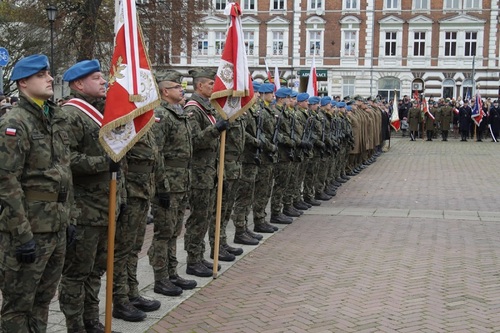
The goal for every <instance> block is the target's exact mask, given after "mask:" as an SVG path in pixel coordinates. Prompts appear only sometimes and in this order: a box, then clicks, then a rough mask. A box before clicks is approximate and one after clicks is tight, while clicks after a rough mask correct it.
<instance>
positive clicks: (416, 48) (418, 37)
mask: <svg viewBox="0 0 500 333" xmlns="http://www.w3.org/2000/svg"><path fill="white" fill-rule="evenodd" d="M413 55H414V56H416V57H422V56H425V32H415V33H414V35H413Z"/></svg>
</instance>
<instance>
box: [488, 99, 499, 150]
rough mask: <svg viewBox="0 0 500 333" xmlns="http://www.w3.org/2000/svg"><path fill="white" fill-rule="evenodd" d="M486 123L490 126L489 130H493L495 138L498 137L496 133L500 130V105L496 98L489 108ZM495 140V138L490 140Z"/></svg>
mask: <svg viewBox="0 0 500 333" xmlns="http://www.w3.org/2000/svg"><path fill="white" fill-rule="evenodd" d="M488 123H489V124H490V126H491V131H492V132H493V136H494V137H495V139H498V135H499V132H500V107H499V106H498V100H494V101H493V105H492V106H491V108H490V111H489V116H488ZM491 141H495V140H493V139H492V140H491Z"/></svg>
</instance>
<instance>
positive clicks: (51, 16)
mask: <svg viewBox="0 0 500 333" xmlns="http://www.w3.org/2000/svg"><path fill="white" fill-rule="evenodd" d="M45 10H46V11H47V19H48V20H49V22H50V71H51V74H52V77H53V78H54V80H55V79H56V69H55V67H54V21H55V20H56V16H57V7H56V6H54V5H48V6H47V8H45ZM52 89H54V81H52ZM51 99H52V101H53V100H54V95H52V97H51Z"/></svg>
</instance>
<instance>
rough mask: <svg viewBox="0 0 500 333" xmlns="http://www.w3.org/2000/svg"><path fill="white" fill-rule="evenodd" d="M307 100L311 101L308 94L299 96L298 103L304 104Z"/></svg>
mask: <svg viewBox="0 0 500 333" xmlns="http://www.w3.org/2000/svg"><path fill="white" fill-rule="evenodd" d="M307 99H309V94H308V93H306V92H304V93H300V94H298V95H297V102H303V101H305V100H307Z"/></svg>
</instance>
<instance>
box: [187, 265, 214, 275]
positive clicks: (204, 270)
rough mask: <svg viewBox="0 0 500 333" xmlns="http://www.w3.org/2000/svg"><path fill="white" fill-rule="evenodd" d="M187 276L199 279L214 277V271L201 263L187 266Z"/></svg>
mask: <svg viewBox="0 0 500 333" xmlns="http://www.w3.org/2000/svg"><path fill="white" fill-rule="evenodd" d="M186 274H189V275H194V276H199V277H209V276H212V270H211V269H209V268H208V267H207V266H205V265H203V264H202V263H201V262H197V263H195V264H187V266H186Z"/></svg>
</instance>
